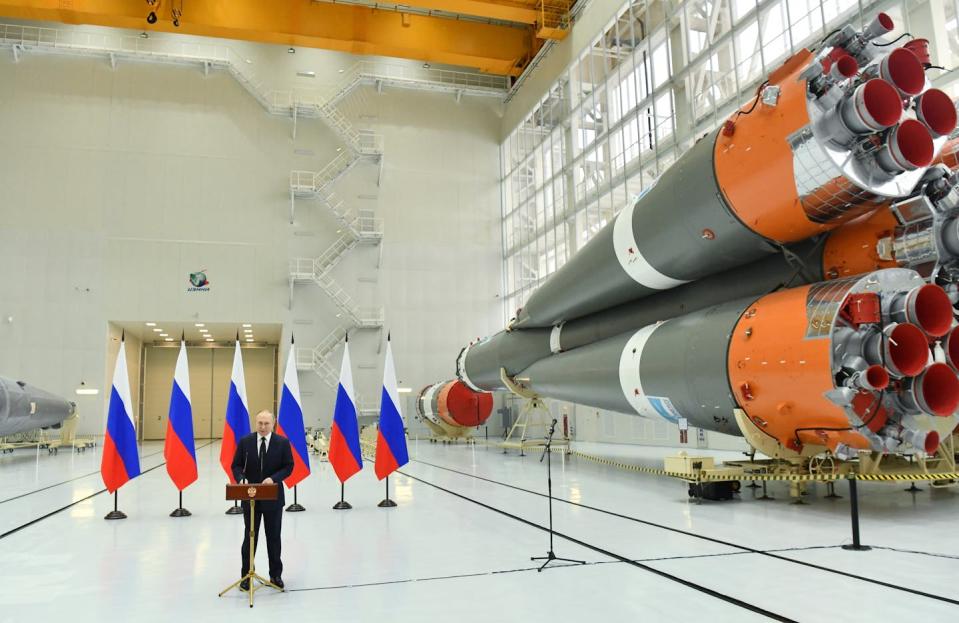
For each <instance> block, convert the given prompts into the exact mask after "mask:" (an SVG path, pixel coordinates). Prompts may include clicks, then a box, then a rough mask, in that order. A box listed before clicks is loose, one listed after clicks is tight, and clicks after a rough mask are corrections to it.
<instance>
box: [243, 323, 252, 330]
mask: <svg viewBox="0 0 959 623" xmlns="http://www.w3.org/2000/svg"><path fill="white" fill-rule="evenodd" d="M252 326H253V325H251V324H245V325H243V328H244V329H248V328H250V327H252Z"/></svg>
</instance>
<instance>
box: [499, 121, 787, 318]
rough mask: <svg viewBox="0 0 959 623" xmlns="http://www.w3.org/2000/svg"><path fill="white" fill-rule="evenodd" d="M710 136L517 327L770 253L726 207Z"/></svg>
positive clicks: (531, 306)
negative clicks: (716, 170) (715, 167)
mask: <svg viewBox="0 0 959 623" xmlns="http://www.w3.org/2000/svg"><path fill="white" fill-rule="evenodd" d="M716 136H717V133H716V132H713V133H711V134H710V135H708V136H707V137H705V138H703V139H702V140H700V141H699V142H698V143H696V145H694V146H693V147H692V148H691V149H690V150H689V151H688V152H686V153H685V154H684V155H683V156H682V157H681V158H680V159H679V160H678V161H677V162H676V163H675V164H674V165H673V166H672V167H670V168H669V169H668V170H667V171H666V172H665V173H663V175H662V177H661V178H660V179H659V181H658V182H657V183H656V185H655V186H653V188H652V189H650V190H649V191H648V192H647V193H646V194H644V195H643V196H641V197H640V198H639V199H638V200H637V201H636V203H635V204H631V205H629V206H627V207H626V208H625V209H624V210H623V211H622V212H620V213H619V214H618V215H617V216H616V218H615V219H614V220H613V222H611V223H609V224H607V225H606V226H605V227H604V228H603V229H602V230H600V231H599V233H597V234H596V236H594V237H593V239H591V240H590V241H589V242H588V243H587V244H586V245H585V246H584V247H583V248H582V249H581V250H580V251H579V252H577V254H576V256H575V257H574V258H573V259H572V260H571V261H569V262H567V263H566V264H565V265H563V267H562V268H560V269H559V270H557V271H556V272H555V273H553V274H552V275H550V276H549V278H547V279H546V281H545V282H543V284H542V285H541V286H540V287H539V288H538V289H537V290H536V291H535V292H533V294H532V295H531V296H530V298H529V300H528V301H527V303H526V305H524V306H523V308H522V309H521V310H520V312H519V315H518V316H517V319H516V322H515V323H514V324H513V326H514V327H516V328H535V327H550V326H553V325H556V324H559V323H561V322H564V321H570V320H572V319H574V318H580V317H583V316H586V315H588V314H592V313H595V312H597V311H599V310H603V309H608V308H610V307H614V306H617V305H621V304H623V303H626V302H628V301H632V300H636V299H640V298H644V297H647V296H649V295H651V294H655V293H657V292H661V291H663V290H669V289H671V288H675V287H677V286H680V285H682V284H684V283H687V282H690V281H696V280H698V279H702V278H703V277H706V276H708V275H712V274H715V273H717V272H722V271H724V270H728V269H730V268H733V267H735V266H741V265H743V264H746V263H748V262H752V261H755V260H757V259H759V258H761V257H763V256H764V255H768V254H769V253H771V252H773V251H774V248H773V247H772V246H770V245H769V244H766V243H765V240H764V239H763V238H762V237H760V236H758V235H757V234H755V233H753V232H752V231H751V230H750V229H748V228H747V227H746V226H744V225H743V224H742V223H741V222H740V221H739V220H738V219H737V218H736V216H735V215H733V213H732V212H731V211H730V210H729V208H728V207H727V205H726V203H725V201H724V200H723V198H722V192H721V190H720V188H719V185H718V183H717V181H716V175H715V172H714V168H713V148H714V146H715V141H716Z"/></svg>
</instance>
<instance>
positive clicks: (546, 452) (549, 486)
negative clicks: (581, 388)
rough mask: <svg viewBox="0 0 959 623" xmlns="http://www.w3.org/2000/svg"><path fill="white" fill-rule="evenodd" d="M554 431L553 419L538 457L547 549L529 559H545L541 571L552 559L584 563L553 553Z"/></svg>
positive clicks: (578, 563) (554, 422) (583, 562)
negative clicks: (543, 479)
mask: <svg viewBox="0 0 959 623" xmlns="http://www.w3.org/2000/svg"><path fill="white" fill-rule="evenodd" d="M555 431H556V419H555V418H554V419H553V423H552V424H550V427H549V431H548V432H547V433H546V444H545V445H544V446H543V454H542V456H540V457H539V462H540V463H542V462H543V457H546V492H547V497H548V498H549V551H548V552H546V555H545V556H533V557H531V558H530V560H545V561H546V562H544V563H543V564H542V565H541V566H540V568H539V569H537V570H536V571H537V572H539V571H542V570H543V569H545V568H546V565H548V564H549V563H551V562H553V561H554V560H560V561H562V562H570V563H573V564H577V565H585V564H586V561H585V560H573V559H571V558H560V557H558V556H557V555H556V554H555V553H553V473H552V472H553V463H552V457H551V454H552V453H551V452H550V445H551V444H552V443H553V433H554V432H555Z"/></svg>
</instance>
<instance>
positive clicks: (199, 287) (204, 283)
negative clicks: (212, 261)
mask: <svg viewBox="0 0 959 623" xmlns="http://www.w3.org/2000/svg"><path fill="white" fill-rule="evenodd" d="M186 291H187V292H209V291H210V280H209V279H207V278H206V269H205V268H204V269H202V270H198V271H197V272H195V273H190V287H189V288H187V289H186Z"/></svg>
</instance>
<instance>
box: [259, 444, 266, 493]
mask: <svg viewBox="0 0 959 623" xmlns="http://www.w3.org/2000/svg"><path fill="white" fill-rule="evenodd" d="M264 460H266V437H260V482H263V461H264Z"/></svg>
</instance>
